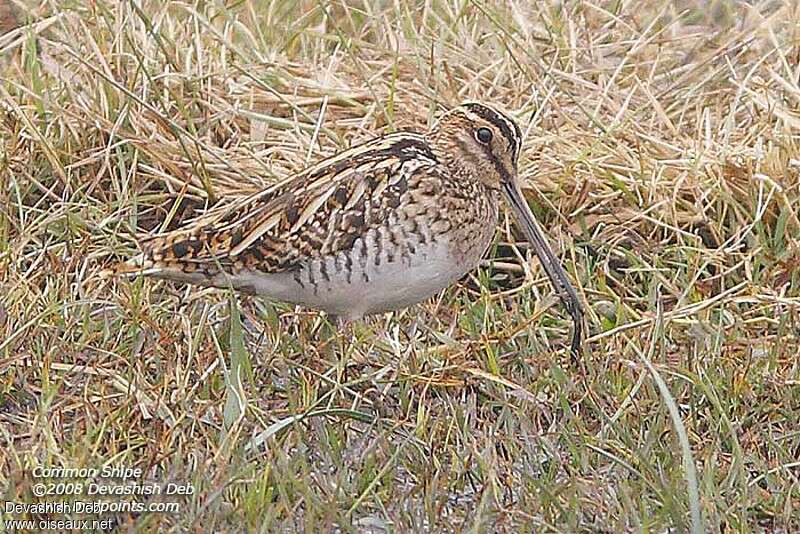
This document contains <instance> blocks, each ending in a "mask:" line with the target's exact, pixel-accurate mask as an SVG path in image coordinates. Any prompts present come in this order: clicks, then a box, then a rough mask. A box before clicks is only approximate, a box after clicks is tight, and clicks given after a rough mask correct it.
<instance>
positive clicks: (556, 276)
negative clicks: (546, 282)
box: [427, 102, 583, 355]
mask: <svg viewBox="0 0 800 534" xmlns="http://www.w3.org/2000/svg"><path fill="white" fill-rule="evenodd" d="M427 137H428V140H429V141H430V143H431V145H432V147H433V149H434V152H436V155H437V157H438V158H440V159H441V160H442V162H443V163H444V164H445V165H447V166H448V168H449V169H450V171H451V173H452V174H453V175H455V176H457V177H458V178H459V179H475V180H478V181H480V182H481V183H482V184H483V185H484V186H485V187H486V188H488V189H489V190H491V191H499V192H500V196H501V197H502V198H503V199H504V200H505V201H506V203H507V204H508V207H509V208H511V211H512V213H513V214H514V216H515V217H516V219H517V224H518V225H519V227H520V229H521V230H522V233H523V234H525V237H526V238H527V239H528V241H529V242H530V244H531V247H532V248H533V251H534V252H535V253H536V255H537V256H538V257H539V259H540V260H541V262H542V267H544V270H545V273H547V277H548V278H549V279H550V282H551V283H552V284H553V287H554V288H555V290H556V291H557V292H558V294H559V296H560V297H561V300H562V301H563V302H564V304H565V305H566V308H567V310H568V311H569V314H570V315H571V316H572V320H573V322H574V324H575V328H574V330H573V333H572V344H571V349H572V353H573V354H575V355H577V354H578V353H579V352H580V345H581V337H582V328H583V308H582V306H581V303H580V300H579V299H578V294H577V293H576V291H575V288H574V287H572V283H571V282H570V280H569V277H568V276H567V273H566V272H565V271H564V268H563V267H562V266H561V263H560V262H559V261H558V258H556V256H555V254H553V251H552V250H551V249H550V246H549V245H548V243H547V238H546V237H545V235H544V233H543V232H542V230H541V229H540V228H539V224H538V223H537V222H536V219H535V218H534V216H533V213H532V212H531V209H530V207H529V206H528V203H527V202H526V200H525V197H524V196H523V194H522V190H521V188H520V184H519V181H518V179H517V160H518V159H519V151H520V146H521V143H522V132H520V129H519V126H517V124H516V123H515V122H514V121H513V120H512V119H511V118H509V117H508V115H505V114H504V113H501V112H500V111H498V110H496V109H494V108H492V107H490V106H487V105H486V104H479V103H477V102H466V103H464V104H461V105H460V106H458V107H457V108H454V109H452V110H450V111H449V112H447V113H445V114H444V115H443V116H442V118H441V119H439V122H438V123H437V124H435V125H434V126H433V128H431V131H430V132H428V135H427Z"/></svg>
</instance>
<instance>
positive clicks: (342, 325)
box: [331, 315, 355, 386]
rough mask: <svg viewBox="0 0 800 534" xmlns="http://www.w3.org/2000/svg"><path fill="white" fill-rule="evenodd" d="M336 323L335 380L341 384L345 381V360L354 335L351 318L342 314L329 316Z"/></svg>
mask: <svg viewBox="0 0 800 534" xmlns="http://www.w3.org/2000/svg"><path fill="white" fill-rule="evenodd" d="M331 319H332V322H333V323H334V324H335V325H336V339H337V345H338V351H337V352H338V354H337V356H338V362H337V364H336V382H337V384H339V386H341V385H342V384H345V383H346V382H347V360H348V355H349V350H350V348H352V346H353V338H354V336H355V331H354V324H353V320H352V319H349V318H348V317H346V316H344V315H336V316H334V317H331Z"/></svg>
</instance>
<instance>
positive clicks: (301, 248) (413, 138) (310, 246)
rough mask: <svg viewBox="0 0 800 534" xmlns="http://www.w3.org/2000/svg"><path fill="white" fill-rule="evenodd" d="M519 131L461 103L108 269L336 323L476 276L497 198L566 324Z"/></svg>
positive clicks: (570, 294) (575, 337)
mask: <svg viewBox="0 0 800 534" xmlns="http://www.w3.org/2000/svg"><path fill="white" fill-rule="evenodd" d="M522 141H523V136H522V132H521V130H520V128H519V126H518V124H517V123H516V122H515V121H514V120H513V119H512V118H511V117H510V116H509V115H508V114H507V113H505V112H503V111H500V109H499V108H497V107H495V106H493V105H490V104H486V103H481V102H475V101H469V102H464V103H462V104H460V105H458V106H456V107H453V108H451V109H450V110H448V111H446V112H445V113H444V114H442V115H441V116H440V117H439V118H438V120H437V121H435V122H434V123H433V125H432V126H431V127H430V128H429V129H428V130H427V131H425V132H422V133H420V132H413V131H399V132H394V133H389V134H386V135H383V136H380V137H376V138H373V139H372V140H368V141H366V142H364V143H363V144H359V145H357V146H353V147H351V148H349V149H347V150H344V151H342V152H340V153H338V154H335V155H333V156H332V157H329V158H327V159H323V160H321V161H319V162H318V163H316V164H314V165H312V166H310V167H308V168H306V169H305V170H302V171H300V172H298V173H296V174H293V175H291V176H288V177H287V178H285V179H284V180H282V181H279V182H277V183H274V184H273V185H270V186H269V187H267V188H265V189H263V190H261V191H258V192H255V193H253V194H250V195H246V196H243V197H241V198H237V199H234V200H232V201H229V202H225V203H223V204H222V205H220V206H218V207H217V206H215V207H212V208H210V209H209V210H208V211H207V212H206V213H205V214H203V215H201V216H199V217H197V218H196V219H194V220H192V221H189V222H187V223H186V224H185V225H184V226H183V227H179V228H177V229H175V230H172V231H170V232H167V233H162V234H158V235H155V236H151V237H149V238H147V239H145V240H143V242H142V243H141V253H140V254H138V255H137V256H135V257H133V258H131V259H129V260H128V261H127V262H124V263H123V264H122V265H121V267H120V268H118V269H117V273H118V274H119V273H128V274H131V273H134V274H140V275H147V276H151V277H156V278H162V279H168V280H172V281H177V282H183V283H189V284H198V285H202V286H211V287H220V288H233V289H235V290H237V291H241V292H243V293H249V294H256V295H261V296H263V297H266V298H268V299H271V300H278V301H283V302H287V303H291V304H295V305H301V306H305V307H309V308H313V309H317V310H322V311H324V312H326V313H327V314H329V315H331V316H335V317H337V318H339V319H342V320H345V321H353V320H357V319H360V318H361V317H364V316H366V315H371V314H378V313H383V312H389V311H393V310H398V309H402V308H406V307H408V306H411V305H413V304H416V303H419V302H421V301H423V300H425V299H427V298H429V297H431V296H433V295H435V294H437V293H438V292H440V291H441V290H443V289H444V288H446V287H448V286H449V285H451V284H452V283H453V282H455V281H456V280H458V279H460V278H461V277H463V276H464V275H465V274H467V273H468V272H470V271H471V270H473V269H474V268H475V267H477V265H478V264H479V262H480V261H481V259H482V258H483V257H484V255H485V254H486V251H487V249H488V248H489V246H490V245H491V243H492V241H493V239H494V235H495V231H496V227H497V222H498V217H499V211H500V203H501V200H502V201H505V203H506V204H507V206H508V207H509V208H510V209H511V212H512V213H513V214H514V216H515V218H516V221H517V224H518V225H519V227H520V229H521V230H522V233H523V234H524V235H525V237H526V238H527V240H528V241H529V242H530V244H531V247H532V248H533V250H534V252H535V253H536V255H537V256H538V258H539V260H540V262H541V265H542V267H543V269H544V272H545V273H546V275H547V277H548V278H549V280H550V282H551V284H552V286H553V288H554V290H555V292H556V293H557V294H558V296H559V297H560V299H561V301H562V302H563V304H564V306H565V307H566V310H567V311H568V313H569V315H570V316H571V318H572V321H573V323H574V324H573V333H572V339H571V343H570V350H571V352H572V353H573V355H577V354H578V353H579V351H580V345H581V337H582V325H583V308H582V305H581V302H580V300H579V298H578V296H577V293H576V291H575V289H574V287H573V285H572V284H571V282H570V280H569V277H568V276H567V274H566V272H565V271H564V268H563V267H562V266H561V264H560V262H559V261H558V259H557V258H556V256H555V254H554V253H553V252H552V250H551V248H550V246H549V245H548V243H547V239H546V237H545V235H544V233H543V232H542V230H541V228H540V227H539V224H538V223H537V221H536V219H535V217H534V215H533V213H532V212H531V210H530V207H529V206H528V204H527V202H526V200H525V198H524V196H523V194H522V191H521V188H520V183H519V177H518V176H519V174H518V161H519V156H520V150H521V148H522Z"/></svg>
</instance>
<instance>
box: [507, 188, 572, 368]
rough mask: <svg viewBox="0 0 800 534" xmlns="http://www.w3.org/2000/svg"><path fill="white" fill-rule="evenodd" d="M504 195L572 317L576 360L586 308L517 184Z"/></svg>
mask: <svg viewBox="0 0 800 534" xmlns="http://www.w3.org/2000/svg"><path fill="white" fill-rule="evenodd" d="M503 193H504V194H505V196H506V200H507V201H508V203H509V204H510V205H511V208H512V210H513V211H514V215H515V216H516V217H517V222H518V223H519V225H520V227H521V228H522V232H523V233H524V234H525V237H526V238H527V239H528V241H530V243H531V245H532V246H533V250H534V252H536V255H537V256H538V257H539V261H541V262H542V267H544V272H545V273H547V277H548V278H549V279H550V283H551V284H552V285H553V289H555V290H556V293H558V296H559V297H561V302H563V303H564V306H565V307H566V308H567V311H568V312H569V314H570V316H571V317H572V322H573V330H572V343H571V344H570V350H571V351H572V355H573V357H577V356H578V355H579V354H580V346H581V337H582V332H583V308H582V307H581V303H580V301H579V300H578V294H577V293H576V292H575V288H574V287H572V284H571V283H570V281H569V277H568V276H567V273H566V272H565V271H564V268H563V267H561V263H559V261H558V258H556V256H555V254H553V251H552V250H550V246H549V245H548V244H547V240H546V239H545V237H544V234H543V233H542V230H541V229H540V228H539V225H538V224H537V222H536V219H535V218H534V216H533V213H532V212H531V209H530V208H529V207H528V203H527V202H525V197H523V196H522V191H520V189H519V186H518V185H517V184H516V183H515V180H514V181H509V182H505V183H504V184H503Z"/></svg>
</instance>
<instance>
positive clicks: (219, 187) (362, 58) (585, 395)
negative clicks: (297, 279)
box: [0, 0, 800, 532]
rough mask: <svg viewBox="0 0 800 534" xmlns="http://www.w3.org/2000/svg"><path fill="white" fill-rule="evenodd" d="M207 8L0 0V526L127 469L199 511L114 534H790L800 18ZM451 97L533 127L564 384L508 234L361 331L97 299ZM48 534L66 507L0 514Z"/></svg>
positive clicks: (714, 6) (130, 524)
mask: <svg viewBox="0 0 800 534" xmlns="http://www.w3.org/2000/svg"><path fill="white" fill-rule="evenodd" d="M227 4H228V5H227V6H224V5H223V3H222V2H215V1H209V2H194V3H181V2H175V3H169V4H167V3H163V2H158V1H152V0H143V1H137V2H133V1H130V2H128V1H123V2H117V1H112V0H95V1H93V2H75V1H70V0H64V1H52V2H40V3H36V2H31V1H28V0H10V1H9V0H0V19H2V20H0V31H2V32H5V33H2V35H0V70H1V71H2V76H0V142H2V152H0V197H1V202H0V422H2V424H0V443H1V444H2V446H1V447H0V491H3V495H4V499H5V500H11V501H16V502H20V503H33V502H37V500H38V498H37V497H35V496H34V492H35V491H36V486H35V485H36V483H39V482H42V481H43V480H44V481H45V482H48V483H49V482H58V481H63V480H65V479H59V478H58V476H57V475H53V474H52V473H51V476H49V477H44V478H42V476H39V477H38V478H37V476H36V475H34V473H38V474H39V475H41V474H42V469H45V468H47V469H49V468H70V469H81V468H98V469H99V468H102V467H103V466H106V467H109V466H119V467H124V468H129V469H135V470H141V473H140V474H139V475H138V476H133V477H131V478H129V479H128V480H127V482H128V483H129V484H132V485H134V484H136V485H139V486H144V485H147V484H157V485H164V486H166V485H167V484H168V483H170V482H172V483H176V484H183V485H187V486H188V485H191V488H193V492H192V494H191V495H188V496H163V495H162V496H160V497H158V498H154V497H148V496H137V497H135V499H138V501H141V502H155V501H156V500H158V499H161V500H163V501H170V502H177V503H179V510H178V511H177V512H174V511H173V512H136V511H118V512H116V513H112V514H110V515H109V514H104V516H105V517H110V518H111V519H112V520H113V524H114V525H117V526H118V527H119V528H120V529H126V530H127V529H133V530H136V531H151V530H156V529H158V530H159V531H162V530H167V531H168V530H173V531H186V530H193V531H197V532H201V531H243V530H244V531H257V530H260V531H295V530H303V531H306V532H319V531H323V532H324V531H348V532H411V531H423V532H425V531H428V532H461V531H474V532H519V531H527V532H531V531H535V532H576V531H583V532H626V531H636V532H666V531H694V532H705V531H707V532H714V531H723V532H753V531H768V532H792V531H798V530H800V460H799V458H800V426H799V425H798V421H800V358H799V357H798V353H799V352H800V350H799V347H800V323H799V322H798V320H799V319H800V316H799V312H800V289H799V287H800V285H799V284H798V282H800V280H798V277H799V275H798V267H799V266H800V248H799V246H798V242H799V241H800V220H798V211H800V208H799V206H800V178H799V177H800V151H798V148H800V112H798V111H797V110H798V107H800V85H798V76H799V75H800V67H798V63H799V61H798V59H800V7H798V4H797V3H795V2H791V1H785V2H780V1H755V2H751V3H743V2H725V1H704V2H700V1H697V2H695V1H688V0H684V1H676V2H656V1H647V2H625V1H608V2H602V1H599V0H590V1H585V2H541V3H539V2H524V1H517V0H511V1H510V2H499V1H497V2H494V1H491V2H481V1H467V0H465V1H447V2H445V1H439V0H430V1H427V2H420V3H406V2H363V3H362V2H342V1H340V0H333V1H325V0H320V1H300V2H289V1H274V2H269V1H259V0H241V1H238V2H229V3H227ZM467 99H477V100H483V101H487V102H491V103H493V104H496V105H498V106H500V107H502V108H504V109H506V110H508V111H509V112H510V113H511V114H512V115H513V116H515V117H516V118H517V120H518V121H519V122H520V124H521V125H522V129H523V131H524V133H525V146H524V151H523V154H522V156H521V162H520V173H521V178H522V180H523V181H524V186H525V192H526V194H527V195H528V199H529V202H530V204H531V207H532V209H533V210H534V213H535V214H536V216H537V217H538V218H539V220H540V222H541V223H542V226H543V227H544V228H545V229H546V230H547V233H548V237H549V239H550V242H551V244H552V245H553V247H554V249H555V250H556V251H557V254H558V255H559V257H560V258H562V260H563V262H564V264H565V265H566V266H567V270H568V272H569V273H570V276H571V277H572V278H573V280H574V281H575V284H576V287H577V288H578V292H579V294H580V296H581V299H582V300H583V302H584V303H585V305H586V308H587V323H588V329H589V339H588V340H587V342H586V344H585V348H584V353H583V354H582V356H581V358H579V359H577V360H575V361H573V360H572V359H571V358H570V356H569V354H568V352H567V351H566V350H565V343H567V341H568V336H569V332H570V329H569V325H570V321H569V318H568V316H567V315H566V314H565V312H564V310H563V309H562V307H561V306H560V305H559V302H558V299H557V298H556V297H555V296H554V295H553V293H552V290H551V288H550V287H549V285H548V283H547V280H546V278H545V277H544V273H543V272H542V270H541V268H540V267H539V265H538V263H537V261H536V259H535V258H530V257H529V256H528V255H527V249H526V247H525V246H524V243H523V242H522V240H521V239H520V236H519V234H517V232H516V230H515V229H514V227H513V225H512V224H511V221H510V219H509V218H508V216H507V214H505V215H504V216H503V218H502V221H501V225H500V226H501V227H500V228H499V229H498V235H497V239H496V245H495V246H493V248H492V251H491V254H490V255H489V256H488V257H487V258H486V261H485V262H484V264H483V265H482V266H481V268H480V269H479V270H477V271H476V272H474V273H471V274H470V275H469V276H468V277H466V278H464V279H463V280H461V281H460V283H459V284H457V285H455V286H453V287H451V288H449V289H448V290H446V291H445V292H443V293H442V294H441V295H439V296H438V297H437V298H435V299H433V300H431V301H428V302H426V303H424V304H421V305H419V306H415V307H412V308H409V309H407V310H404V311H401V312H397V313H393V314H388V315H383V316H377V317H373V318H371V319H368V320H365V321H362V322H358V323H355V324H354V325H352V328H350V329H339V328H338V327H337V326H336V325H335V324H333V325H332V324H330V323H329V322H328V321H327V319H326V318H325V317H324V316H323V315H322V314H319V313H317V312H314V311H311V310H303V309H295V308H294V307H291V306H286V305H283V304H280V303H274V302H269V301H267V300H264V299H260V298H253V297H245V296H239V295H232V294H230V293H229V292H227V291H223V290H215V289H201V288H194V287H186V286H182V285H179V284H174V283H169V282H163V281H153V280H149V279H142V278H133V279H128V278H115V277H108V276H104V271H105V270H106V269H108V268H109V267H112V266H113V265H115V264H116V263H117V262H119V261H122V260H124V259H126V258H129V257H131V256H133V255H134V254H136V253H137V250H138V243H139V240H140V239H141V238H142V237H144V236H145V235H146V234H147V233H152V232H157V231H159V230H163V229H171V228H174V227H176V226H177V225H179V224H181V222H182V221H185V220H187V219H188V218H190V217H192V216H193V215H194V214H196V213H199V212H201V211H202V210H203V209H204V208H205V207H206V206H208V205H212V204H214V203H216V202H218V201H219V200H220V199H224V198H226V197H230V196H236V195H241V194H245V193H246V192H248V191H253V190H255V189H258V188H261V187H265V186H267V185H268V184H269V183H272V182H274V181H275V180H278V179H280V178H282V177H285V176H287V175H288V174H289V173H291V172H293V171H297V170H299V169H302V168H303V167H304V166H305V165H307V164H308V163H309V162H313V161H315V160H317V159H319V158H320V157H322V156H325V155H329V154H332V153H334V152H336V151H337V150H339V149H341V148H343V147H346V146H349V145H351V144H353V143H357V142H359V141H363V140H365V139H368V138H370V137H371V136H374V135H377V134H379V133H383V132H389V131H393V130H398V129H406V128H411V129H424V128H425V127H426V126H427V125H428V124H430V122H431V121H432V120H433V118H434V117H435V116H437V115H438V114H439V113H441V111H442V110H444V109H446V108H447V107H449V106H452V105H454V104H457V103H459V102H460V101H462V100H467ZM37 469H38V471H37ZM73 475H74V474H73ZM92 480H94V481H95V482H97V481H98V480H99V481H100V482H103V483H108V484H111V485H113V484H121V483H123V482H124V481H125V480H124V479H122V478H119V477H117V478H105V479H104V478H102V477H101V478H99V479H97V478H95V479H91V480H90V478H87V477H83V478H81V476H73V477H72V478H71V479H68V480H67V481H73V482H76V483H84V484H88V483H90V482H92ZM60 491H62V492H63V491H66V490H63V488H62V490H60ZM49 498H50V499H54V500H58V499H61V500H64V499H66V498H67V497H64V496H58V495H56V496H53V495H51V496H50V497H49ZM110 499H111V501H110V502H116V503H119V502H122V501H123V500H128V501H130V500H131V499H132V497H112V498H110ZM95 500H97V499H95ZM44 517H55V518H60V519H64V518H65V517H67V518H69V517H73V516H64V515H63V514H62V515H58V514H52V515H50V516H44V515H36V514H27V513H9V512H8V510H4V515H3V518H4V519H20V518H23V519H24V518H34V519H37V518H44ZM74 517H78V518H92V517H95V516H92V515H88V516H86V515H84V516H74Z"/></svg>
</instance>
